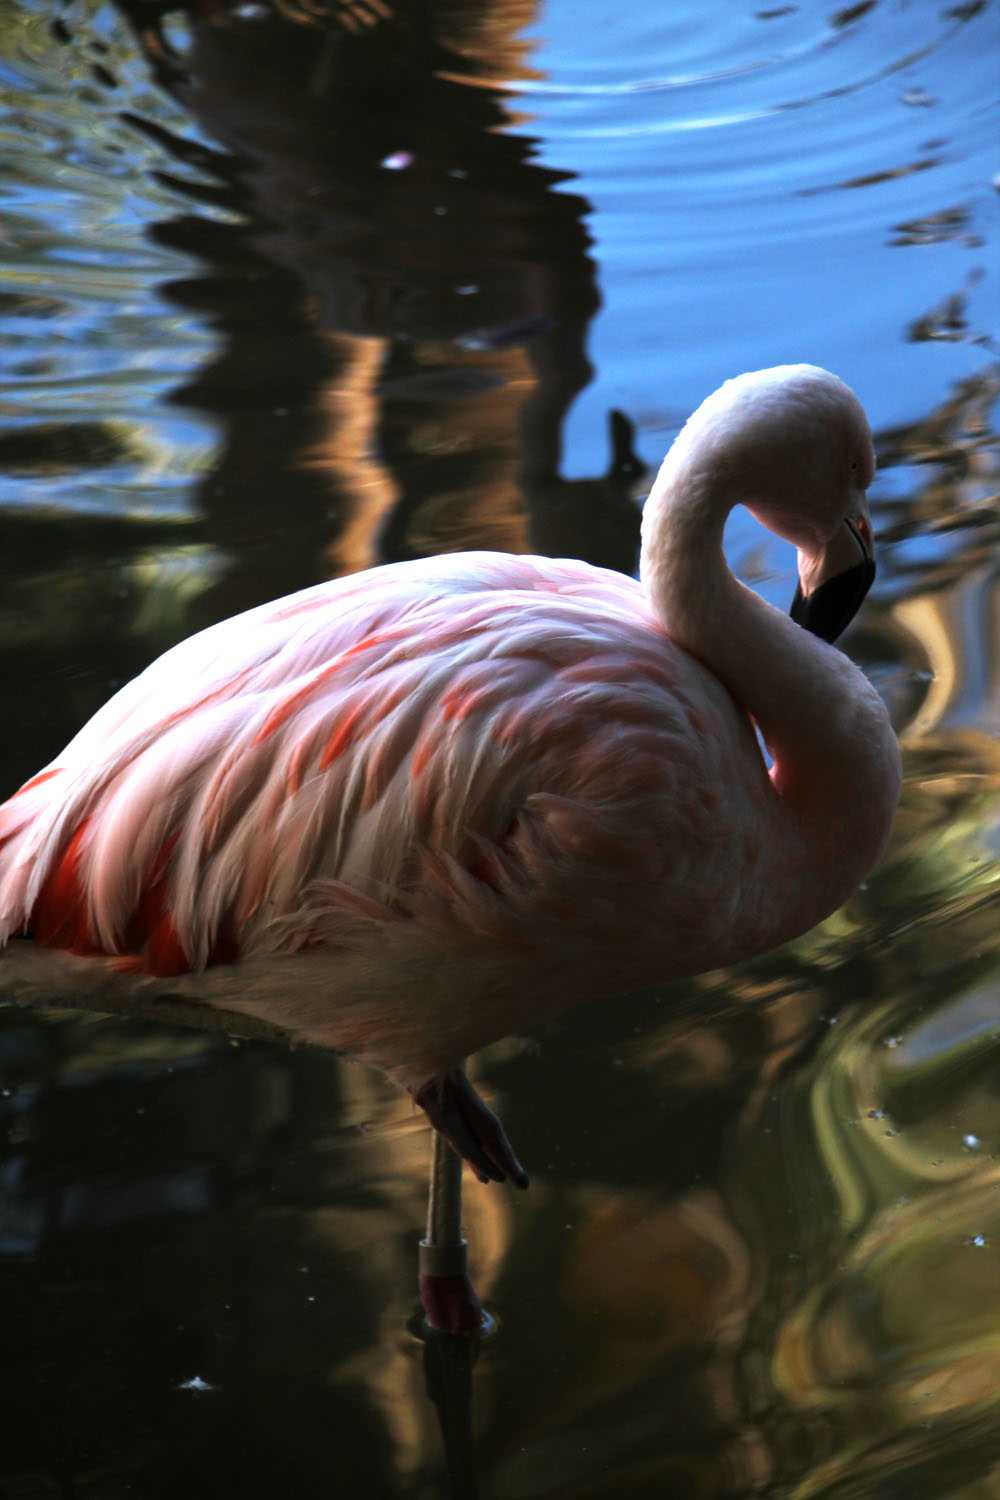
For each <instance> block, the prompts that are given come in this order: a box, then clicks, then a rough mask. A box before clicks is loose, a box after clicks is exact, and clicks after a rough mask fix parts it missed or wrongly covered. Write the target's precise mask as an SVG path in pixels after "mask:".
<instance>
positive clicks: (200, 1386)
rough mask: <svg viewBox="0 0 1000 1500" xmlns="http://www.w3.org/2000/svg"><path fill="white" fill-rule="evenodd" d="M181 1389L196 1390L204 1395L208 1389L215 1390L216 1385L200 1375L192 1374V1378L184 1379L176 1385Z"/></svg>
mask: <svg viewBox="0 0 1000 1500" xmlns="http://www.w3.org/2000/svg"><path fill="white" fill-rule="evenodd" d="M176 1389H177V1390H179V1391H196V1392H197V1393H198V1395H204V1394H205V1393H206V1392H207V1391H214V1390H215V1386H214V1385H209V1383H208V1381H207V1380H203V1379H202V1377H201V1376H200V1375H192V1376H191V1379H190V1380H182V1381H180V1383H179V1384H178V1385H177V1387H176Z"/></svg>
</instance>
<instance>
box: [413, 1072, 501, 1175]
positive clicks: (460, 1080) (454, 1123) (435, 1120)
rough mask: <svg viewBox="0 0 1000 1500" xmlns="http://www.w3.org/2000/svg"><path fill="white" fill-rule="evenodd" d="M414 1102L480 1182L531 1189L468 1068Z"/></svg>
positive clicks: (434, 1082)
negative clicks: (477, 1090)
mask: <svg viewBox="0 0 1000 1500" xmlns="http://www.w3.org/2000/svg"><path fill="white" fill-rule="evenodd" d="M413 1097H414V1099H415V1100H416V1102H417V1103H418V1104H419V1105H420V1108H421V1109H422V1110H423V1112H424V1114H425V1115H426V1116H427V1118H428V1120H430V1122H431V1124H432V1125H433V1126H434V1129H435V1130H437V1131H439V1132H440V1134H441V1135H443V1136H444V1138H445V1140H447V1141H450V1143H451V1145H452V1146H453V1147H454V1148H455V1150H456V1151H457V1152H458V1154H459V1156H461V1157H463V1158H464V1159H465V1160H466V1161H467V1162H468V1163H469V1166H470V1167H471V1168H472V1170H473V1171H474V1172H475V1174H476V1176H477V1177H478V1178H479V1181H480V1182H505V1181H506V1180H507V1178H508V1177H509V1178H510V1180H511V1182H513V1184H514V1186H515V1187H519V1188H526V1187H527V1186H528V1181H529V1178H528V1174H527V1172H526V1171H525V1170H524V1168H523V1167H522V1165H521V1163H520V1162H519V1161H518V1159H517V1156H516V1154H515V1152H514V1148H513V1146H512V1145H511V1143H510V1141H509V1140H508V1139H507V1132H506V1131H505V1130H504V1128H503V1125H502V1124H501V1122H500V1118H499V1116H498V1115H496V1114H494V1112H493V1110H491V1109H490V1107H489V1105H488V1104H486V1103H485V1101H484V1100H483V1099H482V1098H481V1097H480V1096H479V1094H477V1093H476V1090H475V1089H474V1088H473V1087H472V1084H471V1083H470V1082H469V1080H468V1078H467V1077H466V1076H465V1070H464V1068H461V1067H458V1068H451V1069H450V1070H449V1071H448V1072H447V1073H444V1074H442V1075H441V1076H440V1077H438V1078H432V1079H431V1080H430V1081H429V1082H428V1083H425V1084H424V1086H423V1088H421V1089H418V1090H417V1092H416V1093H415V1094H414V1096H413Z"/></svg>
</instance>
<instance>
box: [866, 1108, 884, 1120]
mask: <svg viewBox="0 0 1000 1500" xmlns="http://www.w3.org/2000/svg"><path fill="white" fill-rule="evenodd" d="M868 1118H869V1120H884V1119H885V1110H884V1109H870V1110H869V1111H868Z"/></svg>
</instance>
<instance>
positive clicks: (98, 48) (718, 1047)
mask: <svg viewBox="0 0 1000 1500" xmlns="http://www.w3.org/2000/svg"><path fill="white" fill-rule="evenodd" d="M383 12H384V13H383ZM998 63H1000V8H998V6H997V5H996V4H988V3H987V4H984V3H972V4H967V5H954V6H948V5H946V4H931V3H914V0H910V3H904V0H901V3H896V4H889V3H886V0H869V3H866V4H861V5H857V6H853V7H849V8H845V9H842V10H840V11H830V12H827V11H825V10H821V9H820V8H819V7H811V6H807V5H789V6H774V7H770V8H768V7H766V6H761V7H760V8H759V9H754V8H753V6H751V5H744V4H737V3H731V0H711V3H709V4H704V5H702V4H696V3H694V0H686V3H684V4H679V5H672V6H663V5H655V4H652V3H650V0H647V3H643V4H639V5H636V6H632V7H623V6H614V5H612V4H610V3H608V0H586V3H581V4H571V3H570V0H554V3H552V4H549V5H548V6H545V7H542V8H535V7H533V6H532V5H530V4H528V3H515V0H511V3H509V4H497V5H494V6H490V7H487V6H486V5H485V4H484V5H479V6H472V5H469V4H466V3H462V0H452V3H450V4H449V3H443V4H440V5H433V4H428V3H425V4H418V3H417V0H413V3H412V4H411V5H410V6H408V7H404V6H400V7H399V8H394V7H392V6H390V5H388V4H386V5H385V6H384V7H383V6H382V5H381V4H376V3H375V0H371V4H370V6H365V5H363V4H362V3H360V0H354V3H346V4H344V5H342V6H340V7H338V9H337V12H336V15H335V17H334V18H333V20H332V21H331V20H330V19H329V18H327V17H326V15H325V14H322V13H320V11H319V8H318V7H316V8H312V7H310V6H306V5H301V6H299V5H292V4H289V5H281V6H277V5H275V6H271V5H268V4H265V3H263V0H260V3H258V0H245V3H243V4H241V5H237V6H234V7H232V8H225V7H216V6H215V5H214V4H213V3H211V0H206V3H203V4H201V5H199V6H198V7H196V8H192V9H191V10H190V11H187V12H185V11H182V10H180V9H177V10H167V9H165V8H164V7H162V6H161V5H159V4H158V3H157V0H130V3H125V0H123V3H122V4H120V5H119V6H118V7H117V8H116V7H115V6H113V5H110V4H107V5H99V4H83V3H71V4H69V5H66V6H58V5H56V4H55V3H51V4H49V5H43V4H14V3H11V0H0V261H2V265H0V538H2V542H0V674H2V698H0V701H2V703H3V705H4V708H3V718H2V729H3V732H2V735H0V794H3V795H6V794H8V793H10V792H12V791H13V790H14V789H15V788H16V786H17V785H19V783H20V782H21V780H23V779H24V778H25V777H26V776H28V775H30V774H32V773H33V772H34V771H36V770H37V769H38V768H39V767H40V766H41V765H43V764H44V763H45V762H47V761H48V760H49V759H50V758H51V757H52V756H53V755H54V754H55V753H56V752H57V751H58V750H59V749H60V748H61V746H62V745H63V743H65V741H66V740H67V739H68V738H69V737H70V735H71V734H72V733H73V732H74V731H75V729H76V728H77V727H78V726H79V725H80V723H81V722H82V721H83V720H84V719H85V718H86V717H87V716H88V715H89V714H90V713H92V712H93V711H94V710H95V709H96V708H97V707H98V706H99V705H100V704H101V703H102V702H103V701H104V699H105V698H106V697H107V696H108V694H109V693H110V692H111V691H112V690H113V689H114V688H115V687H116V686H118V685H119V684H120V683H121V682H123V681H124V680H126V679H127V678H128V677H130V676H131V675H133V674H134V673H135V672H136V671H137V670H139V669H140V668H141V667H142V666H144V665H145V664H146V663H147V662H148V661H149V660H150V659H151V658H152V657H153V656H155V655H156V654H157V653H159V652H160V651H161V650H162V649H164V648H165V647H166V646H168V645H169V644H171V643H172V642H173V641H175V640H177V639H179V638H180V637H182V636H183V635H186V634H188V633H189V632H190V631H192V630H193V629H195V628H198V627H200V626H202V625H204V624H206V623H208V622H209V621H212V620H215V619H218V618H222V617H223V616H225V615H228V614H231V613H233V612H234V611H235V610H237V609H239V608H242V607H245V606H248V605H250V604H254V603H257V602H259V601H261V600H263V599H266V598H270V597H273V596H275V595H278V594H281V593H283V592H287V591H289V590H291V589H295V588H299V587H302V586H304V585H306V584H309V583H312V582H315V581H317V580H319V579H321V578H325V577H329V576H332V575H334V574H337V573H340V572H345V571H350V570H353V569H356V568H361V567H365V566H367V565H369V564H371V563H373V562H375V561H379V560H383V559H392V558H402V557H410V556H417V555H422V554H425V553H429V552H434V551H436V550H451V549H455V548H460V547H467V546H490V547H502V548H508V549H510V550H514V551H524V550H539V551H544V552H550V553H553V554H557V555H563V554H565V555H578V556H584V557H587V558H589V559H591V560H593V561H596V562H601V563H604V564H607V565H610V566H614V567H618V568H621V569H624V570H631V569H632V568H633V567H634V565H635V559H636V549H637V544H638V516H639V510H638V505H637V503H636V499H637V497H638V496H641V494H642V493H643V490H642V478H643V467H644V466H653V465H655V464H656V463H657V462H658V461H659V458H660V456H661V454H662V452H663V450H664V449H665V447H666V446H667V444H668V443H669V441H670V438H671V437H672V435H673V433H674V432H675V431H676V430H677V428H678V426H679V425H680V422H681V421H682V420H683V418H684V416H685V415H686V414H687V412H688V411H689V410H690V409H691V408H692V407H693V406H694V405H695V404H696V403H697V402H698V401H699V400H700V399H701V397H702V396H703V395H705V394H706V393H707V392H708V391H709V390H710V389H712V388H713V387H714V386H715V385H717V384H718V383H719V382H720V381H721V380H722V379H723V378H725V377H726V376H728V375H731V374H733V373H736V372H738V371H740V370H743V369H750V368H756V367H760V366H764V365H768V364H774V363H778V362H781V361H785V360H800V359H804V360H811V361H814V362H816V363H819V364H823V365H827V366H828V367H830V368H832V369H834V370H836V371H837V372H838V373H839V374H841V375H842V376H843V377H844V378H845V379H847V380H848V381H849V382H850V383H851V384H852V385H853V386H854V387H855V388H856V389H857V391H858V392H859V394H860V395H861V397H862V399H863V401H864V402H865V405H866V407H867V409H868V411H869V414H870V416H871V419H872V425H873V427H874V428H875V429H876V433H877V446H878V450H879V459H880V472H879V474H878V476H877V478H876V482H875V486H874V488H873V491H872V496H871V498H872V503H873V512H874V516H875V521H876V528H877V531H878V534H879V559H880V574H879V579H878V581H877V583H876V586H875V590H874V593H873V595H872V597H871V599H870V601H869V603H868V604H867V605H866V607H865V609H864V611H863V613H862V617H861V619H860V621H859V623H858V625H857V626H856V628H855V629H854V631H853V632H852V633H851V634H850V635H849V637H848V638H847V641H846V649H847V650H848V651H849V652H850V653H851V654H852V655H854V656H855V657H856V659H858V660H859V661H860V662H862V664H863V665H864V666H865V668H866V670H868V671H869V672H870V673H871V675H872V677H873V679H874V680H875V681H876V683H877V684H878V686H879V688H880V690H881V691H882V692H883V694H884V696H885V697H886V699H887V701H888V703H889V704H890V706H891V708H892V712H893V715H894V720H895V723H896V725H897V729H898V731H899V734H900V738H901V743H902V746H903V753H904V766H905V776H906V782H905V787H904V793H903V801H902V806H901V809H900V813H899V817H898V822H897V827H896V831H895V835H894V838H893V841H892V844H891V847H890V849H889V852H888V854H887V856H886V858H885V860H884V861H883V863H882V865H881V866H880V867H879V869H878V870H876V871H875V872H874V874H873V875H872V876H871V878H870V879H869V880H868V882H867V883H866V886H865V887H864V889H863V890H861V891H860V892H859V893H858V894H857V895H856V896H855V898H854V899H853V900H852V901H851V902H850V903H849V905H848V906H847V907H846V908H845V909H844V910H843V911H842V912H841V913H839V914H838V915H837V916H835V917H834V918H831V919H830V920H829V921H828V922H827V923H825V924H824V925H823V926H822V927H821V928H820V929H818V930H817V931H816V932H814V933H812V934H811V935H810V936H808V937H807V938H805V939H803V940H801V941H800V942H798V943H796V944H794V945H792V946H791V947H789V948H786V949H784V950H782V951H781V952H779V953H776V954H772V955H770V956H769V957H767V958H766V959H763V960H760V961H757V962H755V963H753V964H748V965H745V966H743V967H742V968H740V969H738V970H735V971H730V972H729V973H727V974H724V975H711V976H708V977H706V978H703V979H701V980H699V981H696V982H694V983H691V984H688V985H686V986H683V987H677V988H674V989H669V990H664V991H663V992H661V993H656V994H652V995H645V996H637V997H634V998H630V999H629V1000H628V1001H626V1002H621V1001H616V1002H615V1003H613V1004H607V1005H604V1006H602V1005H593V1006H589V1007H587V1008H585V1009H582V1010H580V1011H578V1012H575V1013H570V1014H568V1015H567V1016H566V1017H565V1018H563V1019H560V1020H559V1021H557V1022H552V1023H550V1024H548V1025H546V1026H545V1027H543V1028H540V1029H539V1030H537V1031H536V1032H535V1033H533V1034H531V1035H530V1036H525V1037H518V1038H514V1039H510V1040H508V1041H505V1042H503V1043H500V1044H498V1045H497V1046H496V1047H494V1048H493V1049H491V1051H490V1052H489V1053H487V1054H485V1055H484V1056H483V1057H482V1058H480V1059H479V1060H478V1062H477V1064H476V1067H477V1071H478V1077H479V1079H480V1080H481V1081H482V1083H483V1085H484V1087H485V1089H486V1091H487V1092H488V1093H490V1095H491V1097H492V1098H494V1099H495V1100H497V1101H499V1103H500V1105H501V1106H502V1109H503V1112H504V1117H505V1120H506V1122H507V1125H508V1127H509V1129H510V1132H511V1136H512V1138H513V1139H514V1141H515V1142H516V1143H517V1144H518V1146H519V1148H520V1150H521V1152H522V1154H523V1155H524V1157H525V1161H526V1164H527V1165H528V1166H529V1168H530V1169H531V1170H532V1174H533V1184H532V1188H531V1190H530V1192H529V1193H527V1194H525V1195H520V1196H514V1195H513V1194H510V1193H508V1192H506V1191H504V1190H501V1189H496V1188H481V1187H479V1186H478V1185H477V1184H475V1183H471V1182H470V1183H469V1184H468V1187H467V1203H466V1220H467V1227H468V1233H469V1238H470V1242H471V1246H472V1256H473V1262H474V1269H475V1273H476V1279H477V1282H478V1285H479V1287H480V1290H481V1292H482V1294H483V1296H484V1298H485V1300H486V1301H487V1303H488V1305H489V1307H490V1309H491V1310H492V1312H493V1313H494V1314H495V1316H496V1319H497V1324H498V1326H497V1329H496V1331H495V1333H494V1334H493V1335H492V1336H491V1337H490V1338H489V1339H488V1340H487V1341H486V1342H485V1343H484V1345H483V1348H482V1352H481V1354H480V1357H479V1360H478V1363H477V1365H476V1368H475V1371H474V1376H473V1383H472V1411H473V1422H474V1428H475V1437H474V1445H473V1448H474V1456H473V1466H474V1468H475V1470H476V1472H477V1474H478V1486H479V1489H480V1492H481V1494H482V1496H483V1497H484V1500H535V1497H543V1496H544V1497H552V1500H556V1497H558V1500H577V1497H579V1500H612V1497H613V1500H647V1497H648V1500H653V1497H656V1500H675V1497H676V1500H689V1497H690V1500H710V1497H711V1500H722V1497H728V1500H736V1497H738V1496H750V1495H760V1496H766V1497H769V1500H897V1497H898V1500H997V1497H998V1496H1000V1399H998V1395H997V1392H998V1390H1000V1099H998V1093H1000V1084H998V1077H1000V1071H998V1062H1000V932H998V928H1000V922H998V917H1000V747H998V744H997V730H998V727H1000V586H998V572H1000V498H998V488H1000V485H998V473H1000V443H998V437H997V397H998V393H1000V345H998V342H997V340H998V337H1000V331H998V330H1000V302H998V293H997V280H998V278H997V244H998V229H997V213H998V207H1000V198H998V191H997V188H998V183H1000V160H998V156H1000V153H998V151H997V148H996V143H997V140H998V138H1000V131H998V114H1000V108H998V105H1000V85H998V77H1000V67H998ZM612 412H618V413H621V414H622V415H621V417H619V418H616V419H614V421H613V422H612V420H611V419H610V413H612ZM623 419H625V420H623ZM630 426H631V429H634V431H633V432H632V433H631V436H630ZM632 446H634V449H635V454H636V455H638V457H633V456H632V453H631V448H632ZM640 460H641V461H640ZM729 552H730V558H731V562H732V564H733V566H734V568H735V569H736V570H737V571H738V572H739V573H740V574H741V576H743V577H744V578H745V579H747V580H748V581H751V582H753V583H754V584H755V586H758V587H760V588H761V589H762V591H763V592H764V593H765V594H766V595H767V597H769V598H770V599H772V601H774V602H780V603H784V602H786V601H787V600H788V598H789V597H790V595H791V592H792V589H793V566H794V564H793V557H792V555H791V553H790V552H789V551H788V550H787V549H785V548H784V547H783V546H782V544H780V543H778V542H775V541H773V540H772V539H771V538H769V537H765V536H763V535H762V534H761V533H759V532H758V531H757V530H756V528H755V527H754V525H753V523H752V522H751V521H750V520H749V519H748V518H745V519H743V520H736V521H735V523H734V525H733V527H732V530H731V534H730V538H729ZM0 1094H2V1097H0V1106H2V1123H3V1126H4V1130H5V1144H4V1150H3V1156H2V1167H0V1288H2V1291H0V1309H2V1342H0V1350H2V1353H0V1497H2V1500H55V1497H60V1500H62V1497H66V1500H70V1497H72V1500H118V1497H127V1496H138V1497H142V1500H147V1497H148V1500H160V1497H163V1500H166V1497H170V1500H174V1497H177V1496H184V1497H191V1500H201V1497H203V1496H204V1497H208V1496H212V1497H213V1500H216V1497H227V1500H228V1497H229V1496H234V1497H235V1496H239V1497H245V1500H252V1497H258V1496H260V1497H263V1496H269V1497H270V1496H274V1495H277V1496H282V1497H285V1496H287V1497H291V1500H299V1497H302V1500H306V1497H308V1500H313V1497H325V1496H331V1497H333V1496H336V1497H341V1500H369V1497H371V1500H382V1497H386V1500H395V1497H401V1500H402V1497H405V1500H432V1497H437V1496H445V1495H447V1494H448V1486H447V1480H446V1478H445V1473H444V1463H443V1459H442V1450H441V1440H440V1435H439V1430H438V1421H437V1416H436V1412H435V1407H434V1406H433V1404H432V1403H431V1401H430V1400H429V1399H428V1396H427V1392H426V1384H425V1376H424V1370H423V1350H422V1346H421V1344H420V1343H419V1342H418V1341H417V1340H416V1339H415V1338H414V1337H413V1336H412V1335H411V1333H410V1332H409V1331H408V1325H409V1321H410V1319H411V1316H412V1314H413V1311H414V1308H415V1305H416V1296H415V1247H416V1242H417V1239H418V1238H419V1235H420V1233H421V1228H422V1213H423V1201H424V1190H425V1174H426V1155H427V1132H426V1130H425V1128H424V1125H423V1121H422V1117H418V1116H417V1115H416V1114H415V1113H414V1112H413V1111H412V1109H411V1108H410V1105H409V1103H408V1101H407V1100H405V1099H403V1098H402V1097H401V1096H399V1095H398V1094H396V1093H395V1092H394V1091H393V1090H392V1089H391V1088H390V1086H389V1085H388V1084H385V1083H384V1082H382V1081H381V1080H380V1079H379V1078H377V1077H375V1076H373V1075H371V1074H368V1073H365V1072H363V1071H362V1070H361V1069H360V1068H359V1067H357V1066H356V1065H353V1064H350V1063H347V1062H342V1061H338V1060H337V1059H334V1058H328V1057H325V1056H322V1055H319V1054H309V1053H305V1052H296V1053H292V1052H288V1051H285V1050H282V1049H281V1048H279V1047H276V1046H271V1045H266V1044H263V1043H234V1042H231V1041H228V1040H226V1039H221V1038H218V1037H209V1036H204V1035H202V1034H200V1033H195V1032H188V1031H183V1030H180V1029H171V1028H167V1027H162V1026H153V1025H151V1024H140V1023H138V1022H135V1023H127V1022H125V1021H122V1020H113V1021H110V1020H101V1019H98V1018H95V1017H92V1016H81V1015H79V1014H76V1013H50V1014H45V1015H42V1014H36V1013H27V1012H19V1011H14V1010H12V1009H7V1010H5V1011H2V1012H0ZM462 1493H464V1494H465V1495H471V1493H472V1485H471V1482H470V1481H468V1480H466V1481H464V1482H463V1488H462Z"/></svg>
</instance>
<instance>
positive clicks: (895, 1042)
mask: <svg viewBox="0 0 1000 1500" xmlns="http://www.w3.org/2000/svg"><path fill="white" fill-rule="evenodd" d="M902 1040H903V1039H902V1037H899V1036H887V1037H886V1039H885V1045H886V1046H887V1047H898V1046H899V1044H900V1042H901V1041H902Z"/></svg>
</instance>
